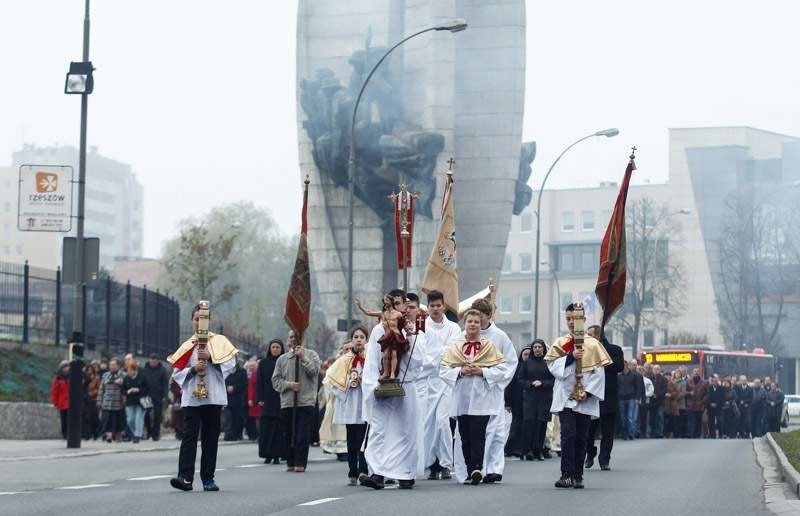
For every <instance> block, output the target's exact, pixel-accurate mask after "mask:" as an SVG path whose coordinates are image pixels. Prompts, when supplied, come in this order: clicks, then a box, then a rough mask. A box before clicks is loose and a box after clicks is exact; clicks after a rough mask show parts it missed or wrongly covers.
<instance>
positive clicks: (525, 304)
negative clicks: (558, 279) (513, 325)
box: [519, 296, 533, 314]
mask: <svg viewBox="0 0 800 516" xmlns="http://www.w3.org/2000/svg"><path fill="white" fill-rule="evenodd" d="M519 311H520V313H523V314H529V313H531V312H532V311H533V296H520V297H519Z"/></svg>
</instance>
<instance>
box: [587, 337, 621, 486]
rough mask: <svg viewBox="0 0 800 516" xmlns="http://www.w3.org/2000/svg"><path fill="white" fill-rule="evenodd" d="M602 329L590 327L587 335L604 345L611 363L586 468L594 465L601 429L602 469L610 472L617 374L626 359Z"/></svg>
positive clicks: (606, 368)
mask: <svg viewBox="0 0 800 516" xmlns="http://www.w3.org/2000/svg"><path fill="white" fill-rule="evenodd" d="M601 333H602V329H601V328H600V326H598V325H594V326H589V328H588V329H587V330H586V334H587V335H589V336H590V337H594V338H596V339H597V340H599V341H600V342H602V343H603V347H604V348H606V352H608V356H609V357H611V363H610V364H608V365H607V366H605V368H604V369H605V376H606V386H605V395H604V396H603V400H602V401H601V402H600V419H593V420H592V422H591V423H590V424H589V442H588V443H587V445H586V464H585V466H586V468H591V467H592V466H593V465H594V458H595V456H596V455H597V447H596V446H595V445H594V440H595V436H596V435H597V430H598V428H599V429H600V436H601V437H600V456H599V457H598V458H597V460H598V462H600V469H601V470H603V471H608V470H610V469H611V466H610V463H611V449H612V448H613V447H614V433H615V430H616V429H615V426H616V422H617V411H618V410H619V400H618V394H617V373H620V372H622V369H623V367H624V365H625V357H624V356H623V354H622V348H621V347H619V346H617V345H615V344H611V343H610V342H609V341H608V339H606V337H605V335H601Z"/></svg>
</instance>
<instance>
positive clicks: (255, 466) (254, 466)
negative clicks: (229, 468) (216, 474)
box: [234, 463, 264, 468]
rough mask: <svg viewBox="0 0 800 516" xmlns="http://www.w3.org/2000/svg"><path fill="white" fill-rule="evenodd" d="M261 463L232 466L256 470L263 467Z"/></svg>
mask: <svg viewBox="0 0 800 516" xmlns="http://www.w3.org/2000/svg"><path fill="white" fill-rule="evenodd" d="M263 465H264V464H263V463H259V464H242V465H241V466H234V468H258V467H261V466H263Z"/></svg>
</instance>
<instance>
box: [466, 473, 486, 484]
mask: <svg viewBox="0 0 800 516" xmlns="http://www.w3.org/2000/svg"><path fill="white" fill-rule="evenodd" d="M486 477H487V478H488V477H489V475H486ZM481 480H483V475H482V474H481V470H479V469H475V470H472V473H470V474H469V483H470V484H472V485H473V486H477V485H478V484H480V483H481Z"/></svg>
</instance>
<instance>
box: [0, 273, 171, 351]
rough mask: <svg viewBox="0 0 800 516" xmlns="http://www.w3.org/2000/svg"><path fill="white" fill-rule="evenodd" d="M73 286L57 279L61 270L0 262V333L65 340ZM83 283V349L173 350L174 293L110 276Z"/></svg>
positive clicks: (43, 340)
mask: <svg viewBox="0 0 800 516" xmlns="http://www.w3.org/2000/svg"><path fill="white" fill-rule="evenodd" d="M74 288H75V286H74V285H67V284H63V283H62V282H61V271H52V270H47V269H40V268H37V267H31V266H29V265H28V264H27V262H26V263H25V265H19V264H12V263H4V262H0V339H6V340H17V341H21V342H23V343H28V342H39V343H52V344H55V345H56V346H58V345H60V344H64V343H65V342H66V341H67V339H68V338H69V336H70V335H72V314H73V304H74ZM84 288H85V292H84V296H83V300H84V305H85V306H84V310H83V314H84V320H83V328H84V340H85V341H86V342H85V344H86V346H87V348H88V349H90V350H94V349H105V350H107V351H108V352H109V353H135V354H139V355H147V354H150V353H157V354H159V355H160V356H162V357H165V356H166V355H167V354H168V353H171V352H172V351H174V349H175V346H176V343H177V342H178V340H179V337H180V334H179V332H180V329H179V321H180V309H179V306H178V303H177V302H176V301H175V300H174V299H171V298H169V297H167V296H165V295H163V294H161V293H160V292H159V291H158V290H156V291H152V290H148V289H147V288H139V287H136V286H133V285H131V284H130V282H129V283H127V284H123V283H118V282H116V281H114V280H113V279H111V278H104V279H98V280H94V281H90V282H89V283H88V284H87V285H85V287H84Z"/></svg>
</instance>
